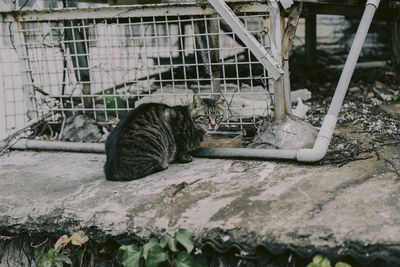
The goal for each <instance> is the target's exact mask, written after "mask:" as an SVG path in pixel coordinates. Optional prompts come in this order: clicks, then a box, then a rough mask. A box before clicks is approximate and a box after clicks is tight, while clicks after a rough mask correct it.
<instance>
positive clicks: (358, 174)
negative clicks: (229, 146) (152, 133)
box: [0, 145, 400, 263]
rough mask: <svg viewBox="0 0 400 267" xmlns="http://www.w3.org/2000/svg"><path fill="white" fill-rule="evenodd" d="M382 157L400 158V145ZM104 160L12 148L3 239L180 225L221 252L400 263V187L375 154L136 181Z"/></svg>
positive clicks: (0, 208)
mask: <svg viewBox="0 0 400 267" xmlns="http://www.w3.org/2000/svg"><path fill="white" fill-rule="evenodd" d="M381 153H383V155H386V156H387V157H390V158H392V159H393V160H395V161H397V162H398V161H399V159H400V149H399V145H397V146H392V147H385V148H384V149H383V150H381ZM104 161H105V156H104V155H99V154H83V153H58V152H32V151H25V152H20V151H12V152H10V153H9V154H4V155H2V156H0V233H4V232H6V233H19V232H35V233H40V232H45V233H57V234H58V233H68V232H71V231H74V230H78V229H83V230H84V231H85V232H86V233H87V234H88V235H89V237H91V238H96V240H100V241H101V240H105V239H106V238H109V237H117V236H121V235H122V236H123V235H132V236H135V237H137V238H140V239H147V238H149V236H150V235H151V234H153V235H157V234H159V233H161V232H164V231H167V232H170V233H173V232H175V231H176V230H177V229H179V228H186V229H189V230H190V231H192V232H193V233H194V234H195V236H196V238H197V240H198V241H199V242H200V243H202V242H203V243H204V242H211V243H213V244H214V246H215V247H216V248H220V249H223V248H227V247H230V246H232V245H233V244H235V245H237V246H240V247H241V248H242V249H243V250H248V251H250V250H252V249H255V248H256V247H258V246H264V247H266V248H267V249H269V250H270V251H272V252H273V253H278V254H279V253H280V251H283V250H285V249H287V248H290V249H292V250H293V251H295V252H296V253H298V254H299V255H301V256H304V257H311V256H312V255H313V254H314V253H315V252H317V251H318V252H323V253H325V254H326V255H329V256H330V257H331V258H332V259H335V258H336V259H340V258H341V257H343V256H345V255H351V256H353V257H355V258H357V259H359V260H360V261H361V262H370V261H372V260H373V259H376V258H382V259H385V260H387V261H388V262H391V263H398V262H400V256H399V255H400V183H399V178H398V177H397V175H396V174H395V173H394V172H393V169H392V166H390V165H389V164H388V163H387V162H385V161H384V160H377V157H376V156H374V157H372V158H370V159H367V160H363V161H354V162H351V163H349V164H347V165H345V166H343V167H341V168H338V167H335V166H330V165H324V166H321V165H306V164H299V163H295V162H278V161H275V162H273V161H263V162H262V161H243V160H223V159H198V158H196V159H195V160H194V161H193V162H192V163H188V164H173V165H171V166H170V167H169V169H168V170H166V171H163V172H160V173H157V174H154V175H150V176H148V177H146V178H144V179H140V180H136V181H131V182H110V181H106V180H105V179H104V175H103V171H102V169H103V164H104Z"/></svg>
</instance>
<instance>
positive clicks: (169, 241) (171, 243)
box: [160, 235, 178, 252]
mask: <svg viewBox="0 0 400 267" xmlns="http://www.w3.org/2000/svg"><path fill="white" fill-rule="evenodd" d="M166 245H168V248H169V250H170V251H172V252H177V251H178V248H177V247H176V239H175V238H173V237H172V236H170V235H166V236H163V237H162V238H161V240H160V246H161V247H162V248H165V246H166Z"/></svg>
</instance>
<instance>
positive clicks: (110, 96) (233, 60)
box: [0, 5, 271, 134]
mask: <svg viewBox="0 0 400 267" xmlns="http://www.w3.org/2000/svg"><path fill="white" fill-rule="evenodd" d="M174 8H175V9H176V8H178V9H179V7H174ZM98 10H99V11H91V12H92V13H91V15H90V18H88V19H82V18H79V19H78V18H74V16H71V14H73V13H71V14H70V16H69V19H68V20H65V19H60V20H56V19H51V20H40V21H36V20H35V21H29V19H27V18H25V19H24V20H23V21H22V22H21V25H22V27H21V28H20V29H19V34H23V36H24V40H22V42H21V43H20V45H21V46H22V49H24V51H26V53H25V57H26V58H25V59H26V60H27V62H29V64H25V68H26V70H25V71H26V72H27V73H29V77H31V80H29V81H28V84H29V85H30V86H32V87H33V88H34V90H35V91H34V94H33V95H32V96H31V100H32V101H34V102H35V105H36V106H35V107H36V110H35V112H36V113H37V114H39V115H40V114H47V113H51V114H52V116H51V122H53V123H60V124H61V123H62V122H63V120H64V118H66V117H69V116H73V115H76V114H79V113H84V114H87V115H88V116H91V117H93V118H94V119H95V120H96V121H97V122H98V123H99V124H102V125H108V124H115V123H116V122H117V121H118V119H119V118H120V117H121V115H122V114H123V113H124V112H126V111H127V110H130V109H131V108H133V107H135V106H137V105H139V104H140V103H143V102H149V101H151V102H163V103H167V104H170V105H177V104H186V103H188V102H189V101H191V99H192V97H193V94H194V93H196V94H200V95H201V96H204V97H213V96H215V95H221V94H222V95H223V97H224V98H225V99H226V100H227V102H228V105H227V107H226V108H227V109H229V113H230V117H229V118H228V119H227V120H226V121H225V122H224V127H223V128H221V130H222V131H226V130H228V131H229V130H232V131H237V130H241V129H243V127H244V126H245V125H255V123H257V121H258V120H259V118H260V117H261V116H265V115H266V114H267V113H268V112H267V111H268V109H269V107H270V99H271V97H270V95H269V92H268V91H269V88H268V84H270V82H268V80H269V79H270V77H268V74H267V73H266V71H265V69H264V68H263V67H262V65H261V64H259V63H258V62H257V60H256V59H255V58H254V57H253V56H252V54H251V53H250V51H249V50H248V49H247V48H246V47H243V46H242V45H241V42H240V40H238V39H237V37H236V36H235V34H234V33H233V32H232V30H231V29H230V28H229V26H227V25H226V24H225V23H224V21H223V20H221V18H220V17H219V16H214V15H212V16H210V15H204V14H199V13H196V12H193V14H187V11H186V14H185V15H163V16H159V15H157V16H141V17H129V16H126V15H125V16H124V17H112V16H111V14H110V18H108V19H105V18H104V17H105V15H104V12H107V8H100V9H98ZM96 12H98V13H99V17H96ZM110 12H111V11H110ZM172 13H174V14H175V13H179V12H178V11H176V10H174V11H173V12H172ZM100 14H101V16H100ZM238 17H239V18H240V19H241V20H242V22H243V23H244V25H245V27H246V28H247V30H248V31H249V32H251V33H252V34H253V35H254V36H255V37H256V38H257V39H258V40H259V41H260V42H261V44H262V45H263V46H265V47H266V48H267V50H268V49H269V42H268V40H269V38H267V34H268V23H267V21H268V10H267V5H265V8H264V9H261V10H259V12H258V13H255V12H251V13H248V14H246V13H241V14H238ZM7 23H8V22H0V26H1V29H4V28H7V27H6V25H7ZM11 23H12V22H11ZM213 23H214V25H217V27H218V28H217V31H216V32H215V31H214V32H213V31H212V30H210V25H211V24H213ZM12 34H16V33H12ZM10 37H11V34H10V33H9V32H6V31H4V30H2V32H0V38H1V40H0V42H1V46H0V60H1V64H0V77H1V82H0V103H4V105H2V106H3V107H1V108H0V111H1V112H4V115H1V116H0V127H2V128H0V134H1V131H3V132H4V131H9V130H10V129H12V128H15V127H18V126H22V125H23V124H24V123H25V122H26V117H25V113H26V110H25V103H24V98H23V92H24V90H23V85H22V84H21V83H22V81H21V77H20V70H18V62H19V61H20V60H22V59H21V58H18V56H17V54H16V52H15V50H14V49H13V47H12V46H11V44H10V41H9V40H10ZM210 38H218V45H217V46H216V47H214V46H213V45H212V42H211V41H210V40H211V39H210ZM213 53H216V54H217V55H219V56H218V59H217V60H215V59H213V58H212V55H213ZM218 69H219V70H220V76H215V75H214V74H213V71H214V72H215V70H218ZM216 86H217V87H218V88H216Z"/></svg>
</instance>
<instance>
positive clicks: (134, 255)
mask: <svg viewBox="0 0 400 267" xmlns="http://www.w3.org/2000/svg"><path fill="white" fill-rule="evenodd" d="M141 255H142V248H141V247H138V246H135V245H129V246H121V247H120V248H119V249H118V252H117V259H118V261H119V262H120V263H121V264H122V265H123V266H124V267H139V261H140V256H141Z"/></svg>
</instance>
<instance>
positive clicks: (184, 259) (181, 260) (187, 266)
mask: <svg viewBox="0 0 400 267" xmlns="http://www.w3.org/2000/svg"><path fill="white" fill-rule="evenodd" d="M175 264H176V267H193V266H194V260H193V257H192V256H191V255H190V254H189V253H187V252H186V251H181V252H179V254H178V257H176V259H175Z"/></svg>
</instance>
